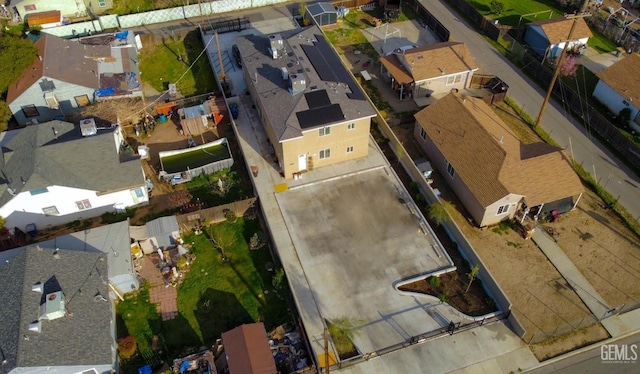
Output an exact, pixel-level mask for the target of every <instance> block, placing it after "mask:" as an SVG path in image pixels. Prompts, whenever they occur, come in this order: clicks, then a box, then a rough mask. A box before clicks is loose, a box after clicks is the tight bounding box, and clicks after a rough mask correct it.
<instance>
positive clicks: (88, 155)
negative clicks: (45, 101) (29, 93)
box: [0, 120, 149, 231]
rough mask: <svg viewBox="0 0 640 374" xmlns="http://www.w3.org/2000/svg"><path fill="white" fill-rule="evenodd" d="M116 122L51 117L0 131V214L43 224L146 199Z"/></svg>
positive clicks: (11, 221) (12, 223)
mask: <svg viewBox="0 0 640 374" xmlns="http://www.w3.org/2000/svg"><path fill="white" fill-rule="evenodd" d="M122 144H124V138H123V134H122V131H121V130H120V127H119V126H113V127H109V128H99V127H96V126H95V123H93V122H92V121H90V120H89V121H86V123H84V124H82V125H74V124H72V123H68V122H62V121H50V122H46V123H42V124H40V125H33V126H28V127H26V128H24V129H21V130H14V131H9V132H6V133H3V134H2V139H0V147H1V150H2V160H0V161H1V163H0V172H1V174H0V216H2V217H4V218H5V219H6V223H5V226H6V227H7V228H9V229H13V228H14V227H18V228H19V229H21V230H23V231H25V230H26V229H27V225H29V224H34V225H35V226H36V228H45V227H48V226H55V225H61V224H65V223H68V222H71V221H74V220H79V219H86V218H90V217H96V216H99V215H102V214H103V213H105V212H115V211H117V210H124V209H125V208H127V207H133V206H136V205H141V204H146V203H148V201H149V196H148V193H147V188H146V184H145V176H144V172H143V170H142V165H141V163H140V158H139V157H138V156H135V155H134V154H133V152H132V151H131V150H124V151H121V149H122V148H123V147H121V145H122Z"/></svg>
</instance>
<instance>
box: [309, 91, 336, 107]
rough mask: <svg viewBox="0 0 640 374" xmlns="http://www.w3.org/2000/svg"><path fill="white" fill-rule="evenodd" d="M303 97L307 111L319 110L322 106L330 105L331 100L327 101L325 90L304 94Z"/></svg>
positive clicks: (327, 96)
mask: <svg viewBox="0 0 640 374" xmlns="http://www.w3.org/2000/svg"><path fill="white" fill-rule="evenodd" d="M304 97H305V98H306V99H307V104H308V105H309V109H315V108H321V107H323V106H329V105H331V100H329V95H327V90H319V91H311V92H307V93H306V94H304Z"/></svg>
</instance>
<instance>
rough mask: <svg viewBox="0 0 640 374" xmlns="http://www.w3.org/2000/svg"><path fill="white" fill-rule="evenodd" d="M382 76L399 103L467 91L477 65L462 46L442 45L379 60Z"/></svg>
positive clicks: (404, 50)
mask: <svg viewBox="0 0 640 374" xmlns="http://www.w3.org/2000/svg"><path fill="white" fill-rule="evenodd" d="M380 62H381V63H382V66H381V69H382V74H386V76H387V78H390V79H391V87H392V88H393V90H394V91H396V92H397V93H398V95H399V96H400V99H401V100H402V99H405V98H419V97H435V98H439V97H441V96H444V95H446V94H447V93H449V92H450V91H451V90H452V89H458V90H462V89H465V88H469V85H470V84H471V77H472V76H473V73H474V72H475V71H476V70H478V65H477V64H476V61H475V59H474V58H473V56H472V55H471V52H470V51H469V49H468V48H467V46H466V45H465V44H464V43H456V42H444V43H436V44H430V45H425V46H421V47H414V48H399V49H397V50H395V51H393V52H391V53H388V54H386V55H385V56H382V57H380Z"/></svg>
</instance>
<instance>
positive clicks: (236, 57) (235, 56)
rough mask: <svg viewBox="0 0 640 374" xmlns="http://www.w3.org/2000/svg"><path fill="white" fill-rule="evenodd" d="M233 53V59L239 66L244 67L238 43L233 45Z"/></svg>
mask: <svg viewBox="0 0 640 374" xmlns="http://www.w3.org/2000/svg"><path fill="white" fill-rule="evenodd" d="M231 54H233V59H234V60H236V64H237V65H238V66H239V67H242V59H241V58H240V50H239V49H238V46H237V45H235V44H234V45H233V47H231Z"/></svg>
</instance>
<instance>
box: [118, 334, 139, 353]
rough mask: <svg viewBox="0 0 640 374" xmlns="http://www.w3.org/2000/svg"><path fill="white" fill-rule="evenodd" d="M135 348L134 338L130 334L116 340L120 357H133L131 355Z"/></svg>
mask: <svg viewBox="0 0 640 374" xmlns="http://www.w3.org/2000/svg"><path fill="white" fill-rule="evenodd" d="M136 349H137V345H136V339H135V338H134V337H133V336H131V335H129V336H127V337H126V338H123V339H121V340H120V341H119V342H118V352H119V353H120V357H122V358H123V359H128V358H131V357H133V355H134V354H135V353H136Z"/></svg>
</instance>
